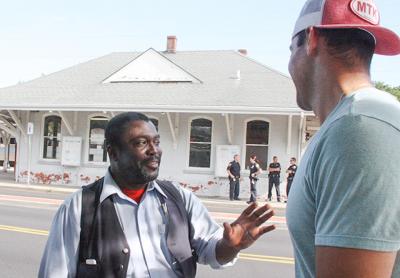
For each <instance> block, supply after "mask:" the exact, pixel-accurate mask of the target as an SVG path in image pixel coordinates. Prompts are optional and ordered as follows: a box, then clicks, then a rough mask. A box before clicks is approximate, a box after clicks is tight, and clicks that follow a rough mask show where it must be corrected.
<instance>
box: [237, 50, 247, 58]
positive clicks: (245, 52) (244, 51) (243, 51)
mask: <svg viewBox="0 0 400 278" xmlns="http://www.w3.org/2000/svg"><path fill="white" fill-rule="evenodd" d="M238 52H239V53H240V54H242V55H244V56H247V49H239V50H238Z"/></svg>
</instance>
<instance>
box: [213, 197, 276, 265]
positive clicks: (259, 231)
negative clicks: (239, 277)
mask: <svg viewBox="0 0 400 278" xmlns="http://www.w3.org/2000/svg"><path fill="white" fill-rule="evenodd" d="M273 215H274V211H273V210H272V208H271V206H270V205H269V204H266V205H264V206H262V207H258V205H257V203H252V204H251V205H250V206H248V207H247V208H246V209H245V210H244V211H243V212H242V214H241V215H240V216H239V218H238V219H236V220H235V221H234V222H233V223H232V224H228V223H226V222H225V223H224V237H223V238H222V239H221V240H220V241H219V242H218V244H217V247H216V257H217V260H218V262H219V263H220V264H225V263H227V262H230V261H232V259H233V258H234V257H235V256H236V255H237V254H238V253H239V251H240V250H243V249H245V248H247V247H249V246H250V245H252V244H253V243H254V242H255V241H256V240H257V239H258V238H259V237H260V236H262V235H263V234H265V233H267V232H269V231H272V230H274V229H275V225H267V226H261V225H262V224H263V223H265V221H267V220H268V219H270V218H271V217H272V216H273Z"/></svg>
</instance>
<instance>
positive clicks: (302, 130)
mask: <svg viewBox="0 0 400 278" xmlns="http://www.w3.org/2000/svg"><path fill="white" fill-rule="evenodd" d="M304 120H305V117H304V112H301V114H300V123H299V141H298V150H297V160H298V161H300V159H301V151H302V146H303V137H304Z"/></svg>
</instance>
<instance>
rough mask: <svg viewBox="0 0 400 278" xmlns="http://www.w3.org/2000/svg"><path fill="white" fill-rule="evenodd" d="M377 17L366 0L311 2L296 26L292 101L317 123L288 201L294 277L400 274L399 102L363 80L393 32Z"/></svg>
mask: <svg viewBox="0 0 400 278" xmlns="http://www.w3.org/2000/svg"><path fill="white" fill-rule="evenodd" d="M379 22H380V15H379V11H378V8H377V6H376V5H375V4H374V2H373V0H309V1H307V2H306V3H305V5H304V7H303V10H302V11H301V13H300V16H299V18H298V20H297V22H296V25H295V29H294V33H293V36H292V44H291V46H290V49H291V52H292V55H291V58H290V62H289V71H290V74H291V76H292V78H293V81H294V83H295V86H296V90H297V103H298V105H299V106H300V107H301V108H302V109H304V110H307V111H311V110H312V111H314V113H315V114H316V115H317V116H318V118H319V119H320V120H321V123H322V125H321V128H320V130H319V131H318V132H317V134H315V135H314V137H313V138H312V140H311V142H310V144H309V146H308V148H307V151H306V153H305V154H304V156H303V158H302V161H301V163H300V166H299V168H298V170H297V173H296V176H295V178H294V181H293V185H292V188H291V191H290V201H289V202H288V206H287V221H288V227H289V231H290V235H291V238H292V241H293V245H294V251H295V257H296V277H324V278H326V277H340V278H346V277H363V278H370V277H379V278H383V277H400V255H399V249H400V202H399V200H400V183H399V181H400V171H399V170H398V163H399V161H400V148H399V147H398V144H399V142H400V103H399V102H398V101H397V99H396V98H394V97H393V96H392V95H390V94H388V93H385V92H382V91H379V90H377V89H375V88H374V87H373V83H372V82H371V78H370V65H371V60H372V56H373V54H374V53H377V54H382V55H397V54H399V53H400V38H399V36H398V35H396V33H394V32H392V31H390V30H388V29H386V28H383V27H381V26H380V25H379ZM396 257H397V260H396Z"/></svg>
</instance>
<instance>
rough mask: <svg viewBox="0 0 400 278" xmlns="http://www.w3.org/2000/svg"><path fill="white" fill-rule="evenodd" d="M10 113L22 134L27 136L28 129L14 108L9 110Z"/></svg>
mask: <svg viewBox="0 0 400 278" xmlns="http://www.w3.org/2000/svg"><path fill="white" fill-rule="evenodd" d="M8 114H10V116H11V118H12V119H13V120H14V122H15V124H16V125H17V127H18V129H19V130H20V131H21V134H22V136H24V137H26V130H25V128H23V126H22V123H21V120H20V119H19V118H18V117H17V115H16V114H15V113H14V111H12V110H8Z"/></svg>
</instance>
